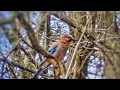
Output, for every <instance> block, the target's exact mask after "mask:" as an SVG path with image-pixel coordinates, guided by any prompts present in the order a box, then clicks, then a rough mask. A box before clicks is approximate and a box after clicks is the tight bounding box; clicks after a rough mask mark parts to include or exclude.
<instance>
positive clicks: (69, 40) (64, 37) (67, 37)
mask: <svg viewBox="0 0 120 90" xmlns="http://www.w3.org/2000/svg"><path fill="white" fill-rule="evenodd" d="M61 38H62V39H64V40H66V41H67V42H71V41H76V40H75V39H74V38H73V36H72V35H64V36H63V37H61Z"/></svg>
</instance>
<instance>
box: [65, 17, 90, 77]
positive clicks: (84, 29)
mask: <svg viewBox="0 0 120 90" xmlns="http://www.w3.org/2000/svg"><path fill="white" fill-rule="evenodd" d="M91 17H92V16H91ZM91 17H90V18H89V19H88V21H87V22H86V25H85V27H84V28H83V33H82V34H81V37H80V39H79V41H78V43H77V45H76V47H75V50H74V52H73V56H72V58H71V62H70V65H69V67H68V70H67V73H66V75H65V79H67V77H68V73H69V70H70V68H71V65H72V62H73V60H74V57H75V55H76V52H77V50H78V47H79V46H80V42H81V40H82V38H83V36H84V33H85V31H86V26H87V24H88V23H89V21H90V19H91Z"/></svg>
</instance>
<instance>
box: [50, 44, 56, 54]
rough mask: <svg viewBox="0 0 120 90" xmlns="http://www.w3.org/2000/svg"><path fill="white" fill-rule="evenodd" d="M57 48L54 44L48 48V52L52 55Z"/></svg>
mask: <svg viewBox="0 0 120 90" xmlns="http://www.w3.org/2000/svg"><path fill="white" fill-rule="evenodd" d="M57 47H58V43H55V44H53V45H52V46H51V47H50V48H49V50H48V51H49V52H50V53H51V54H53V53H54V52H55V51H56V49H57Z"/></svg>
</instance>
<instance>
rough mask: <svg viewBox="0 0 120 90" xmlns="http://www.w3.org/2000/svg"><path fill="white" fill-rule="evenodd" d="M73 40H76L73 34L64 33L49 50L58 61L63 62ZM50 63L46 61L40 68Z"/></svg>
mask: <svg viewBox="0 0 120 90" xmlns="http://www.w3.org/2000/svg"><path fill="white" fill-rule="evenodd" d="M71 41H75V40H74V39H73V37H72V36H71V35H64V36H62V37H61V38H60V39H59V40H58V41H57V42H56V43H55V44H53V45H52V46H51V47H50V48H49V50H48V51H49V52H50V53H51V54H53V56H54V57H55V58H56V59H57V61H58V62H61V61H62V60H63V59H64V57H65V55H66V52H67V50H68V48H69V45H70V42H71ZM49 65H50V62H48V61H45V62H43V63H42V65H41V66H40V68H41V69H42V70H43V69H44V68H45V67H47V66H49ZM45 73H46V70H45ZM37 76H38V75H37Z"/></svg>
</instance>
